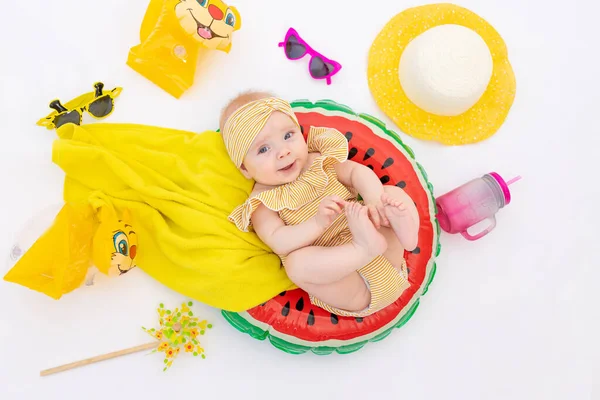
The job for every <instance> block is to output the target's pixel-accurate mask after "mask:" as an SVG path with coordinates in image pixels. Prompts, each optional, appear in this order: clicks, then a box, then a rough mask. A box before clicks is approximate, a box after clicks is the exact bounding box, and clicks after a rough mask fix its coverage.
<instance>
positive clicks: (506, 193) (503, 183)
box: [488, 172, 511, 205]
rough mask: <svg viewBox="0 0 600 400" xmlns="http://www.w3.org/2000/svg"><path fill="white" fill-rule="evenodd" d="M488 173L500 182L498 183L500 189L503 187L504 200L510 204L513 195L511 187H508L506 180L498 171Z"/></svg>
mask: <svg viewBox="0 0 600 400" xmlns="http://www.w3.org/2000/svg"><path fill="white" fill-rule="evenodd" d="M488 175H490V176H491V177H492V178H494V179H495V180H496V182H498V185H500V189H502V193H503V194H504V202H505V203H506V205H509V204H510V200H511V196H510V189H509V188H508V185H507V183H506V181H505V180H504V179H503V178H502V177H501V176H500V175H499V174H498V173H497V172H490V173H489V174H488Z"/></svg>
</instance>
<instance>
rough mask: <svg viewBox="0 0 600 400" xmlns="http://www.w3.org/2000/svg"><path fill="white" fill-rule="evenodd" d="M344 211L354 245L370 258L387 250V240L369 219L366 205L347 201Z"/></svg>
mask: <svg viewBox="0 0 600 400" xmlns="http://www.w3.org/2000/svg"><path fill="white" fill-rule="evenodd" d="M345 212H346V218H347V220H348V227H349V228H350V232H352V238H353V239H352V242H353V243H354V245H355V246H356V247H357V248H359V249H361V250H363V251H365V254H366V255H368V256H369V257H370V258H373V257H376V256H378V255H380V254H383V253H384V252H385V251H386V250H387V242H386V240H385V238H384V237H383V235H382V234H381V233H379V232H378V231H377V229H375V226H374V225H373V222H371V220H370V219H369V214H368V212H367V207H364V206H362V205H361V204H359V203H348V204H346V208H345Z"/></svg>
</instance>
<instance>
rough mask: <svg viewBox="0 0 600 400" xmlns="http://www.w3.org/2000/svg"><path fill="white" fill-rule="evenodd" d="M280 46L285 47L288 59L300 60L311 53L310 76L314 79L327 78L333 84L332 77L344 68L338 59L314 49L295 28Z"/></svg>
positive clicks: (288, 32)
mask: <svg viewBox="0 0 600 400" xmlns="http://www.w3.org/2000/svg"><path fill="white" fill-rule="evenodd" d="M284 45H285V47H284ZM279 47H284V49H285V56H286V57H287V58H288V60H299V59H300V58H302V57H304V56H305V55H306V54H310V56H311V58H310V62H309V63H308V72H310V76H312V77H313V79H326V80H327V84H328V85H331V77H332V76H333V75H335V74H337V73H338V72H339V71H340V69H342V65H341V64H340V63H338V62H337V61H333V60H330V59H329V58H327V57H325V56H323V55H322V54H321V53H319V52H317V51H315V50H313V48H312V47H310V46H309V45H308V43H306V42H305V41H304V40H302V38H301V37H300V35H298V32H296V30H295V29H294V28H290V29H288V31H287V33H286V35H285V41H283V42H281V43H279Z"/></svg>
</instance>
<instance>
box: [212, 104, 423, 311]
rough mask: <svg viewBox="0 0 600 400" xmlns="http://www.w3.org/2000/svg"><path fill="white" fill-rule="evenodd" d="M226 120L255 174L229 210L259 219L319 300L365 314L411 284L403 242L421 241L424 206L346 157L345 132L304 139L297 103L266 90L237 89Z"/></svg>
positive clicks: (248, 170) (321, 130)
mask: <svg viewBox="0 0 600 400" xmlns="http://www.w3.org/2000/svg"><path fill="white" fill-rule="evenodd" d="M220 128H221V132H222V134H223V140H224V142H225V147H226V149H227V152H228V154H229V156H230V158H231V160H232V161H233V163H235V165H236V166H237V167H238V168H239V170H240V171H241V173H242V174H243V175H244V176H245V177H246V178H248V179H252V180H254V181H255V185H254V189H253V191H252V193H251V195H250V197H249V198H248V200H247V201H246V202H245V203H244V204H242V205H240V206H238V207H237V208H236V209H235V210H234V211H233V212H232V213H231V215H230V216H229V219H230V220H231V221H232V222H233V223H235V224H236V226H237V227H238V228H239V229H240V230H242V231H245V232H247V231H248V229H249V227H252V228H253V229H254V232H255V233H256V234H257V235H258V236H259V237H260V239H261V240H262V241H263V242H264V243H265V244H267V245H268V246H269V247H270V248H271V249H272V250H273V251H274V252H275V253H276V254H277V255H279V257H280V258H281V260H282V263H283V265H284V267H285V270H286V273H287V275H288V277H289V278H290V279H291V280H292V281H293V282H294V283H295V284H296V285H297V286H298V287H300V288H302V289H303V290H305V291H306V292H307V293H308V294H309V296H310V299H311V302H312V303H313V304H314V305H316V306H319V307H322V308H324V309H325V310H328V311H329V312H331V313H334V314H337V315H343V316H354V317H364V316H367V315H370V314H372V313H374V312H377V311H379V310H381V309H382V308H384V307H386V306H388V305H390V304H391V303H393V302H394V301H396V300H397V299H398V297H399V296H400V295H401V294H402V292H403V291H404V290H405V289H406V288H408V286H409V283H408V280H407V267H406V261H405V260H404V250H405V249H406V250H409V251H410V250H413V249H414V248H415V247H416V245H417V237H418V231H419V215H418V212H417V209H416V207H415V205H414V203H413V201H412V199H411V198H410V197H409V196H408V195H407V194H406V193H405V192H404V191H403V190H402V189H400V188H398V187H396V186H383V185H382V184H381V182H380V181H379V179H378V178H377V176H376V175H375V173H374V172H373V171H372V170H371V169H370V168H368V167H366V166H363V165H361V164H359V163H356V162H353V161H350V160H348V159H347V157H348V142H347V140H346V138H345V137H344V135H342V133H341V132H339V131H337V130H335V129H331V128H326V127H311V129H310V132H309V133H308V137H307V140H306V141H305V139H304V136H303V134H302V131H301V129H300V125H299V123H298V120H297V119H296V116H295V114H294V113H293V111H292V109H291V107H290V105H289V103H287V102H285V101H283V100H281V99H278V98H275V97H273V96H272V95H270V94H269V93H263V92H249V93H245V94H242V95H240V96H238V97H237V98H235V99H233V100H232V101H231V102H230V103H229V104H228V105H227V107H225V109H224V110H223V114H222V115H221V121H220ZM357 194H360V195H361V197H362V203H361V202H359V201H358V200H357Z"/></svg>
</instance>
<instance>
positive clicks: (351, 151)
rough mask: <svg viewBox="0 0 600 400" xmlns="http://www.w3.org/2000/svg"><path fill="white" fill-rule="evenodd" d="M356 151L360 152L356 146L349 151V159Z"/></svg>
mask: <svg viewBox="0 0 600 400" xmlns="http://www.w3.org/2000/svg"><path fill="white" fill-rule="evenodd" d="M356 153H358V149H357V148H356V147H353V148H351V149H350V151H349V152H348V160H351V159H353V158H354V156H355V155H356Z"/></svg>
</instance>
